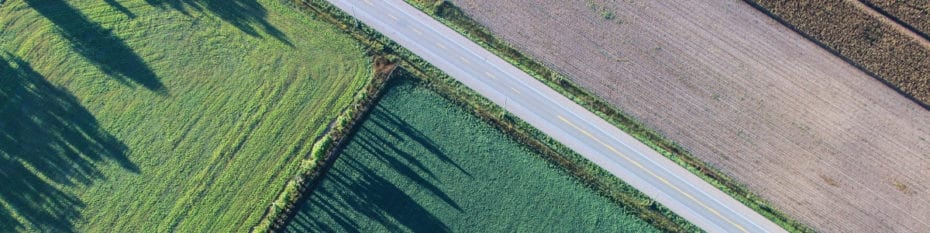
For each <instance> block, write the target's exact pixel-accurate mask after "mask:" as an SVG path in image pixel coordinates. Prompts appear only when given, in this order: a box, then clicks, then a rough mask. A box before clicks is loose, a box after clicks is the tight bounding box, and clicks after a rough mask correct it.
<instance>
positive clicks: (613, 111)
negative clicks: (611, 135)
mask: <svg viewBox="0 0 930 233" xmlns="http://www.w3.org/2000/svg"><path fill="white" fill-rule="evenodd" d="M405 1H407V2H408V3H410V4H411V5H413V6H414V7H416V8H418V9H420V10H422V11H423V12H425V13H427V14H429V15H431V16H432V17H433V18H435V19H436V20H438V21H440V22H442V23H443V24H445V25H446V26H448V27H450V28H452V29H453V30H455V31H457V32H459V33H461V34H462V35H464V36H465V37H467V38H469V39H471V40H472V41H474V42H475V43H477V44H479V45H481V46H482V47H484V48H485V49H487V50H489V51H491V52H492V53H494V54H496V55H498V56H499V57H501V58H503V59H504V60H506V61H508V62H510V63H511V64H513V65H514V66H516V67H518V68H520V69H521V70H523V71H524V72H526V73H528V74H530V75H531V76H533V77H534V78H536V79H537V80H539V81H541V82H543V83H545V84H546V85H547V86H549V87H550V88H552V89H554V90H556V91H558V92H559V93H561V94H562V95H565V96H566V97H568V98H569V99H571V100H573V101H575V102H576V103H578V104H579V105H581V106H584V107H585V108H586V109H588V110H589V111H591V112H593V113H595V114H597V115H598V116H600V117H601V118H603V119H605V120H607V121H608V122H610V123H611V124H613V125H614V126H616V127H617V128H619V129H621V130H623V131H624V132H627V133H629V134H630V135H632V136H633V137H635V138H636V139H637V140H640V141H641V142H643V143H644V144H646V145H648V146H649V147H651V148H652V149H654V150H656V151H658V152H659V153H660V154H662V155H664V156H666V157H668V158H669V159H671V160H672V161H675V162H676V163H678V164H679V165H681V166H682V167H685V168H686V169H688V170H689V171H691V172H692V173H694V174H695V175H697V176H698V177H701V178H702V179H703V180H705V181H707V182H708V183H710V184H711V185H714V186H715V187H717V188H718V189H720V190H722V191H723V192H725V193H727V194H728V195H730V196H732V197H733V198H735V199H736V200H738V201H739V202H741V203H743V204H745V205H746V206H748V207H749V208H751V209H753V210H755V211H756V212H758V213H759V214H761V215H763V216H765V217H766V218H768V219H769V220H771V221H773V222H775V223H776V224H778V225H779V226H781V227H782V228H785V229H786V230H788V231H789V232H812V231H813V230H812V229H810V228H809V227H807V226H804V225H803V224H801V223H799V222H797V221H796V220H793V219H791V218H790V217H788V216H787V215H785V214H784V213H782V212H780V211H778V210H776V209H774V208H772V207H771V205H770V204H769V203H768V202H766V201H765V200H762V199H761V198H760V197H758V196H756V195H755V194H753V193H752V192H750V191H749V190H748V189H747V188H746V187H745V186H743V185H741V184H739V183H737V182H736V181H734V180H733V179H732V178H730V177H727V176H726V175H725V174H723V173H722V172H720V171H718V170H716V169H714V168H712V167H710V166H709V165H708V164H706V163H704V162H703V161H700V160H698V159H697V158H696V157H694V156H693V155H691V154H690V153H689V152H687V151H686V150H685V149H683V148H682V147H681V146H679V145H677V144H676V143H674V142H672V141H670V140H668V139H666V138H665V137H663V136H661V135H659V134H658V133H656V132H655V131H652V130H650V129H648V128H646V127H645V126H644V125H643V124H642V123H639V122H638V121H637V120H636V119H634V118H633V117H631V116H629V115H626V114H624V113H623V112H622V111H620V110H618V109H617V108H615V107H613V106H612V105H610V104H608V103H607V102H606V101H604V100H602V99H601V98H599V97H597V96H595V95H593V94H591V93H590V92H588V91H586V90H584V89H583V88H581V87H579V86H577V85H575V84H574V83H572V82H571V81H570V80H569V79H567V78H566V77H565V76H564V75H562V74H559V73H558V72H556V71H554V70H552V69H550V68H548V67H546V66H545V65H543V64H542V63H540V62H538V61H536V60H535V59H533V58H530V57H529V56H527V55H525V54H523V53H522V52H520V51H518V50H516V49H514V48H513V47H511V46H510V45H509V44H507V43H506V42H504V41H503V40H501V39H499V38H497V37H496V36H494V35H493V34H491V32H490V31H489V30H488V29H487V28H485V27H484V26H482V25H481V24H479V23H478V22H476V21H475V20H473V19H471V18H470V17H469V16H468V15H467V14H465V13H464V12H462V10H461V9H459V8H458V7H456V6H454V5H453V4H452V3H451V2H449V1H442V0H439V1H437V0H405Z"/></svg>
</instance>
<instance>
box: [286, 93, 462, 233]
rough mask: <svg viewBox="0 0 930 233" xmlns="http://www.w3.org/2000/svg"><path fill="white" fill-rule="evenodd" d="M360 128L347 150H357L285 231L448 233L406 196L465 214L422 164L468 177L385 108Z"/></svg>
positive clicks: (328, 175)
mask: <svg viewBox="0 0 930 233" xmlns="http://www.w3.org/2000/svg"><path fill="white" fill-rule="evenodd" d="M363 122H365V123H364V124H362V125H361V127H359V129H358V131H356V133H355V134H354V135H353V136H352V138H351V140H352V142H351V143H350V144H354V145H351V147H354V148H361V149H360V150H345V151H343V154H341V155H339V158H338V159H337V160H336V162H335V164H334V165H333V167H332V168H331V169H330V170H329V171H328V172H326V175H325V177H324V178H322V179H323V180H322V181H321V183H320V184H319V185H318V186H319V187H317V188H316V189H315V190H313V191H312V192H313V193H312V194H311V196H310V197H308V198H307V201H304V202H303V204H302V205H304V206H301V207H299V208H300V209H303V210H302V211H299V212H298V214H297V215H296V216H294V217H293V218H292V219H291V221H290V223H289V227H288V229H287V230H288V231H294V232H299V231H305V230H310V231H322V232H343V231H348V232H358V231H359V229H370V228H371V227H372V226H371V225H372V224H376V225H380V226H381V227H383V228H384V229H387V230H388V231H390V232H399V231H413V232H450V231H451V230H450V229H449V227H448V226H447V225H446V224H445V223H443V222H442V220H441V219H439V218H438V217H436V215H434V214H433V213H431V212H430V210H429V209H427V207H425V206H424V204H425V203H420V202H419V201H418V200H415V199H413V198H412V197H411V196H410V194H408V193H410V192H427V193H429V194H430V195H431V196H432V197H434V198H435V199H436V200H438V201H440V202H441V203H440V202H437V203H433V204H431V205H429V206H431V207H429V208H450V210H451V211H454V212H459V213H464V210H463V209H462V207H460V206H459V205H458V203H456V201H455V200H453V199H452V198H451V197H449V196H448V195H447V194H446V193H445V191H444V190H443V188H442V187H439V186H437V184H436V183H435V182H438V180H439V179H438V178H437V177H436V175H434V173H433V172H432V171H431V169H436V168H430V167H429V166H430V165H425V164H424V161H423V160H424V159H425V158H436V159H438V160H439V161H441V162H442V163H445V164H447V165H450V166H452V167H455V168H456V170H458V171H459V172H461V173H462V174H464V175H466V176H467V177H472V175H471V174H470V173H469V172H468V171H466V170H465V169H464V168H462V167H461V166H459V165H458V164H456V163H455V162H454V161H452V160H451V159H450V158H449V157H448V156H447V155H446V153H444V152H443V151H442V150H441V149H440V147H439V146H438V145H436V144H435V143H434V142H433V141H432V140H430V139H429V138H427V137H425V136H424V135H423V134H422V133H421V132H420V131H418V130H417V129H415V128H414V127H413V126H411V125H409V124H408V123H407V122H406V121H404V120H403V119H401V118H399V117H398V116H397V115H395V114H393V113H391V111H389V110H388V109H386V108H383V107H381V106H377V107H375V109H373V110H372V112H371V113H370V114H369V115H368V116H367V119H363ZM359 151H361V152H360V153H358V152H359ZM423 152H428V153H423ZM433 166H435V165H433ZM379 167H380V168H379ZM384 167H387V168H389V169H387V170H385V169H384ZM398 176H399V177H398ZM398 181H401V182H403V181H407V182H412V183H413V184H415V186H416V188H412V189H411V188H401V187H398V184H395V183H392V182H398ZM437 205H438V206H437ZM434 211H435V210H434ZM359 220H361V221H364V222H358V221H359Z"/></svg>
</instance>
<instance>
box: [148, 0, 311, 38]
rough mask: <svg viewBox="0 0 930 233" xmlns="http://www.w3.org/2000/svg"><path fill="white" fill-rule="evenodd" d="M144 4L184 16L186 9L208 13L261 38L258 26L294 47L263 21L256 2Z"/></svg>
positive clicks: (162, 0) (151, 0)
mask: <svg viewBox="0 0 930 233" xmlns="http://www.w3.org/2000/svg"><path fill="white" fill-rule="evenodd" d="M145 2H147V3H148V4H149V5H153V6H159V7H164V6H169V7H171V8H173V9H175V10H178V11H180V12H182V13H184V14H185V15H190V13H189V12H188V9H193V10H195V11H209V12H212V13H213V14H214V15H216V16H217V17H220V19H223V21H226V22H227V23H229V24H232V25H233V26H236V28H239V30H242V32H245V33H246V34H249V35H251V36H254V37H258V38H261V37H262V36H261V35H259V34H258V31H257V29H256V26H253V25H255V24H258V26H257V27H260V28H261V30H263V31H264V32H265V33H268V34H269V35H271V36H272V37H274V38H275V39H277V40H278V41H281V42H282V43H284V44H287V45H288V46H291V47H294V44H292V43H291V41H290V40H289V39H288V38H287V35H285V34H284V32H281V30H278V28H276V27H275V26H274V25H271V23H269V22H268V20H266V19H265V18H266V17H267V16H268V12H267V10H265V7H264V6H262V5H261V4H259V3H258V2H257V1H256V0H145Z"/></svg>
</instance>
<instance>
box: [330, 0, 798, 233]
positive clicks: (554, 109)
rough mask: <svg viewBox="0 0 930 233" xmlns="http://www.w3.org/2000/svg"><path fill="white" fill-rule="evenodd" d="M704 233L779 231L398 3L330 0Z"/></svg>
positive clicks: (746, 209)
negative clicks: (705, 231)
mask: <svg viewBox="0 0 930 233" xmlns="http://www.w3.org/2000/svg"><path fill="white" fill-rule="evenodd" d="M329 1H330V2H331V3H332V4H334V5H335V6H337V7H339V8H340V9H342V10H343V11H345V12H346V13H348V14H350V15H352V16H354V17H356V18H357V19H358V20H360V21H361V22H364V23H365V24H366V25H369V26H371V27H372V28H375V29H376V30H378V31H379V32H381V33H383V34H384V35H386V36H387V37H389V38H391V39H392V40H394V41H395V42H397V43H398V44H400V45H402V46H404V47H405V48H407V49H409V50H410V51H411V52H413V53H415V54H417V55H419V56H420V57H422V58H423V59H425V60H426V61H428V62H430V63H431V64H433V65H434V66H436V67H437V68H439V69H441V70H443V71H444V72H446V73H447V74H449V75H450V76H452V77H453V78H455V79H456V80H458V81H459V82H462V83H463V84H465V85H466V86H468V87H470V88H472V89H474V90H475V91H477V92H478V93H480V94H482V95H484V96H485V97H486V98H488V99H490V100H491V101H493V102H495V103H497V104H499V105H501V106H504V108H506V109H507V110H508V111H510V112H511V113H513V114H514V115H515V116H517V117H520V118H521V119H523V120H524V121H526V122H528V123H529V124H531V125H533V126H535V127H536V128H538V129H539V130H541V131H542V132H544V133H546V134H547V135H549V136H551V137H552V138H554V139H556V140H558V141H559V142H561V143H563V144H565V145H566V146H568V147H570V148H572V149H573V150H574V151H576V152H578V153H579V154H581V155H583V156H585V157H586V158H587V159H589V160H591V161H592V162H594V163H595V164H597V165H598V166H601V167H603V168H604V169H605V170H607V171H609V172H611V173H612V174H614V175H616V176H617V177H619V178H621V179H623V180H624V181H625V182H627V183H629V184H630V185H633V187H636V188H637V189H639V190H640V191H642V192H643V193H645V194H646V195H648V196H650V197H652V198H653V199H655V200H656V201H658V202H659V203H662V204H663V205H665V206H667V207H668V208H669V209H671V210H672V211H674V212H675V213H677V214H679V215H681V216H682V217H684V218H685V219H687V220H688V221H691V222H692V223H694V224H695V225H697V226H699V227H701V228H703V229H705V230H707V231H709V232H783V231H784V230H783V229H781V228H779V227H778V226H777V225H775V224H774V223H772V222H771V221H769V220H768V219H766V218H764V217H762V216H761V215H759V214H758V213H756V212H754V211H752V210H751V209H749V208H747V207H746V206H744V205H742V204H741V203H739V202H737V201H736V200H734V199H733V198H731V197H730V196H727V195H726V194H725V193H723V192H721V191H720V190H717V189H716V188H714V187H713V186H711V185H710V184H707V183H706V182H704V181H703V180H701V179H700V178H698V177H697V176H695V175H694V174H691V173H690V172H688V171H687V170H685V169H684V168H682V167H679V166H678V165H677V164H675V163H674V162H672V161H671V160H669V159H667V158H665V157H663V156H662V155H660V154H659V153H657V152H656V151H654V150H652V149H650V148H649V147H647V146H646V145H644V144H642V143H641V142H639V141H637V140H636V139H634V138H633V137H631V136H629V135H627V134H626V133H624V132H622V131H620V130H619V129H617V128H616V127H614V126H612V125H610V124H609V123H607V122H606V121H604V120H603V119H601V118H599V117H597V116H596V115H594V114H593V113H591V112H589V111H587V110H586V109H584V108H583V107H581V106H579V105H577V104H575V103H574V102H572V101H571V100H569V99H567V98H565V97H564V96H562V95H560V94H559V93H557V92H555V91H554V90H552V89H550V88H549V87H547V86H545V84H543V83H541V82H539V81H537V80H535V79H534V78H533V77H531V76H529V75H527V74H526V73H524V72H522V71H521V70H519V69H517V68H516V67H514V66H513V65H510V64H509V63H507V62H506V61H504V60H503V59H501V58H498V57H496V56H494V55H493V54H491V53H490V52H488V51H487V50H485V49H483V48H481V47H480V46H478V45H477V44H475V43H473V42H471V41H470V40H468V39H467V38H465V37H463V36H461V35H459V34H458V33H456V32H455V31H453V30H451V29H449V28H447V27H446V26H444V25H442V24H441V23H439V22H438V21H436V20H434V19H432V18H431V17H429V16H428V15H426V14H424V13H422V12H420V11H419V10H417V9H415V8H413V7H412V6H410V5H407V4H406V3H405V2H404V1H403V0H329Z"/></svg>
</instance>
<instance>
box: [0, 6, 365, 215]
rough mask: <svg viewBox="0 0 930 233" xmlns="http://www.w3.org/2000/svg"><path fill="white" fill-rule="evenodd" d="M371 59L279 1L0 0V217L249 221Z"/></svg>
mask: <svg viewBox="0 0 930 233" xmlns="http://www.w3.org/2000/svg"><path fill="white" fill-rule="evenodd" d="M370 73H371V67H370V60H369V58H368V57H367V56H366V55H365V51H363V49H362V48H361V46H360V45H358V44H357V42H356V41H355V40H353V39H352V38H350V37H348V36H346V35H344V34H342V33H340V32H339V31H338V30H337V29H336V28H335V27H333V26H332V25H330V24H327V23H324V22H321V21H317V20H315V19H312V18H310V17H307V16H306V15H304V14H303V13H300V12H298V11H296V10H293V9H292V8H291V7H289V6H287V5H285V3H283V1H277V0H257V1H256V0H103V1H97V0H74V1H65V0H6V1H0V232H10V231H41V232H71V231H82V232H167V231H173V232H241V231H248V230H249V229H250V228H251V227H252V226H254V225H255V224H256V223H257V222H258V221H259V219H260V218H261V217H262V215H263V214H264V213H265V210H266V209H267V208H268V206H269V205H270V203H271V202H272V200H273V199H274V198H275V197H276V196H277V194H278V192H279V191H281V190H282V188H283V186H284V183H285V182H286V181H287V180H288V179H290V178H291V177H293V176H294V174H295V169H296V166H297V165H298V164H299V163H298V160H301V159H304V156H305V155H306V153H307V151H309V150H310V148H308V147H310V145H312V143H313V142H314V140H316V139H317V138H318V137H319V136H321V135H322V132H323V131H325V129H326V127H327V125H328V123H329V122H331V121H332V120H333V119H334V118H335V117H336V115H337V114H338V113H339V112H340V111H342V110H343V109H345V108H346V107H347V106H348V105H349V103H351V102H352V99H353V95H354V94H355V92H356V91H357V90H359V89H360V88H361V87H362V85H363V84H364V83H365V82H367V81H368V80H369V79H370V76H371V75H370Z"/></svg>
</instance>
